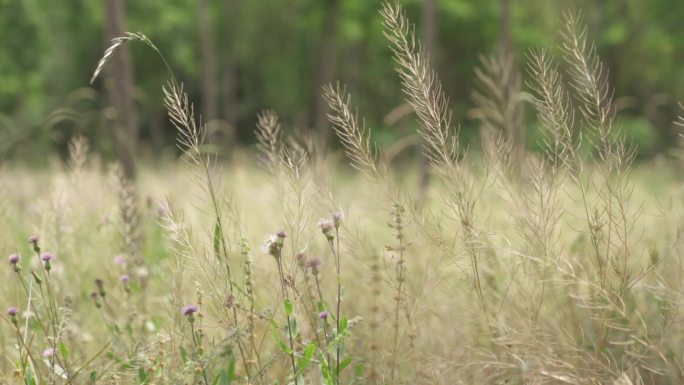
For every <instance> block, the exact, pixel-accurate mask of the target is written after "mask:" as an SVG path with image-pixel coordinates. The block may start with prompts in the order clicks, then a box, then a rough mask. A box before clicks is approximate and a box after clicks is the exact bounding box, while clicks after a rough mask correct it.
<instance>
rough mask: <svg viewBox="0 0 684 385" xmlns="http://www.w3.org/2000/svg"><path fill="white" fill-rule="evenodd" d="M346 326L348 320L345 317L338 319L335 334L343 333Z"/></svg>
mask: <svg viewBox="0 0 684 385" xmlns="http://www.w3.org/2000/svg"><path fill="white" fill-rule="evenodd" d="M347 326H349V320H348V319H347V317H342V319H341V320H340V330H338V331H337V334H339V335H343V334H344V332H345V331H346V330H347Z"/></svg>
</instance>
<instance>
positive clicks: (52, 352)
mask: <svg viewBox="0 0 684 385" xmlns="http://www.w3.org/2000/svg"><path fill="white" fill-rule="evenodd" d="M54 355H55V349H54V348H47V349H45V350H43V358H48V357H52V356H54Z"/></svg>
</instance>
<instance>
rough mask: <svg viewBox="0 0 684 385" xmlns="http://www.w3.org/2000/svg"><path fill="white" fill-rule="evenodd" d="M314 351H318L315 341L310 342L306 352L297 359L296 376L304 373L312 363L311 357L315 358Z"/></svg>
mask: <svg viewBox="0 0 684 385" xmlns="http://www.w3.org/2000/svg"><path fill="white" fill-rule="evenodd" d="M314 352H316V345H314V343H313V342H309V344H308V345H306V348H305V349H304V354H303V355H302V356H301V357H299V359H298V360H297V373H296V374H295V377H299V376H301V375H302V374H304V371H305V370H306V369H307V368H308V367H309V365H310V364H311V359H312V358H313V355H314Z"/></svg>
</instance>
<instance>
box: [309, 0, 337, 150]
mask: <svg viewBox="0 0 684 385" xmlns="http://www.w3.org/2000/svg"><path fill="white" fill-rule="evenodd" d="M339 14H340V0H328V1H326V12H325V21H324V24H323V35H322V37H321V41H320V46H319V48H318V50H317V52H318V53H319V57H318V68H317V70H316V83H315V86H316V89H315V94H314V95H315V100H316V102H315V104H314V113H313V128H314V129H316V130H318V132H319V133H320V134H321V135H322V138H323V141H324V143H327V142H328V140H329V139H330V125H329V124H328V116H327V113H328V103H326V101H325V99H323V96H322V95H321V93H322V89H323V86H325V85H326V84H328V83H331V82H332V81H333V77H334V76H335V63H336V62H337V31H338V28H337V24H338V19H339Z"/></svg>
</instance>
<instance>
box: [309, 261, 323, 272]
mask: <svg viewBox="0 0 684 385" xmlns="http://www.w3.org/2000/svg"><path fill="white" fill-rule="evenodd" d="M322 264H323V262H321V259H320V258H318V257H312V258H309V260H307V261H306V267H307V268H309V269H311V272H312V273H313V274H314V275H316V274H318V269H319V268H320V267H321V265H322Z"/></svg>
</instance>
